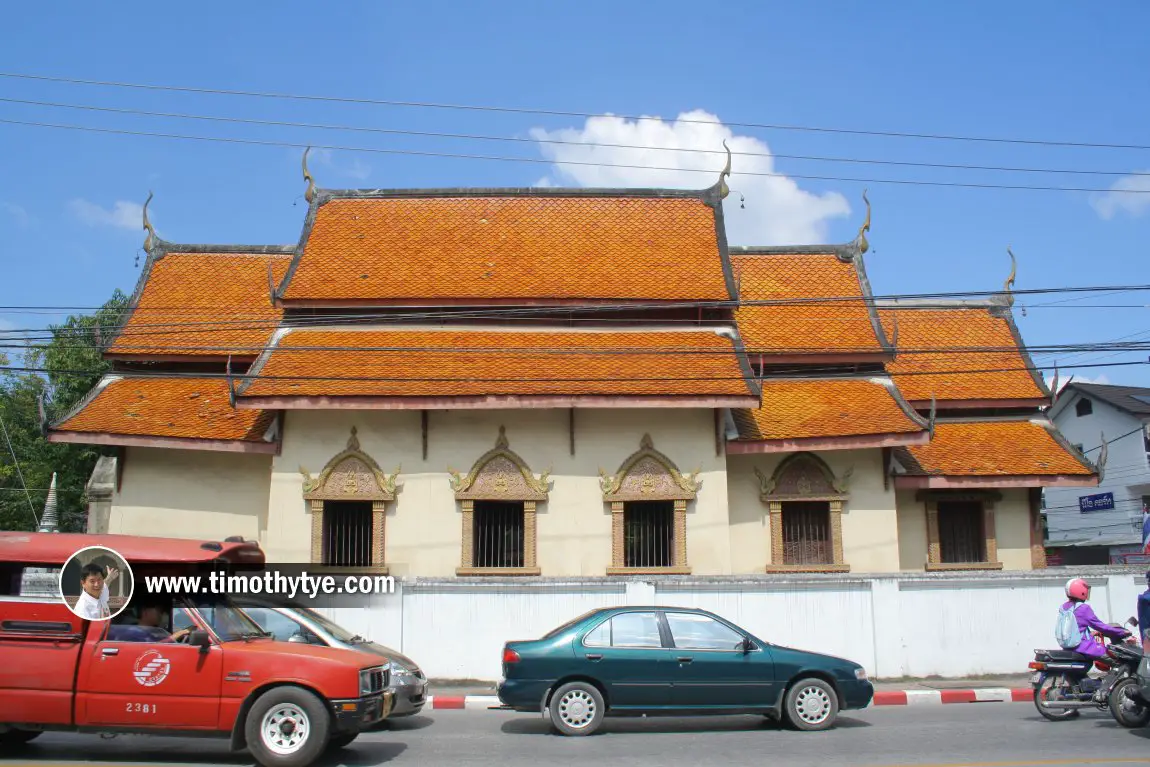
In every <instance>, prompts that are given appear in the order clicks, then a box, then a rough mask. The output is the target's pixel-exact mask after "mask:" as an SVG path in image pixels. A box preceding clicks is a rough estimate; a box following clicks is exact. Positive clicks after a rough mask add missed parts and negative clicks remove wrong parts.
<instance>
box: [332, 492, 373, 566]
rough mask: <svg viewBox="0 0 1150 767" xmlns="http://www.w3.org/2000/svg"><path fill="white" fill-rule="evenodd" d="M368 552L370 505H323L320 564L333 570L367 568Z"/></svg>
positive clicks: (334, 502) (370, 547)
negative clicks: (321, 557)
mask: <svg viewBox="0 0 1150 767" xmlns="http://www.w3.org/2000/svg"><path fill="white" fill-rule="evenodd" d="M371 552H372V508H371V502H370V501H367V502H361V501H328V502H326V503H325V504H324V509H323V563H324V564H325V565H330V566H334V567H370V566H371V564H372V562H371Z"/></svg>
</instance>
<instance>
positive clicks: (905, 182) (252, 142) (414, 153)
mask: <svg viewBox="0 0 1150 767" xmlns="http://www.w3.org/2000/svg"><path fill="white" fill-rule="evenodd" d="M0 123H3V124H5V125H23V126H27V127H33V128H56V129H61V130H71V131H81V132H87V133H105V134H110V135H119V136H136V137H147V138H165V139H173V140H180V141H201V142H208V143H223V144H242V145H249V146H274V147H287V148H293V149H306V148H308V147H311V148H312V149H330V150H333V151H339V152H365V153H370V154H387V155H404V156H410V157H441V158H451V159H458V160H489V161H497V162H525V163H531V164H535V165H580V166H590V167H595V168H626V169H632V170H659V171H674V172H683V173H708V174H711V175H715V174H717V172H718V171H716V170H707V169H696V168H679V167H670V166H654V165H633V164H625V163H604V162H586V161H581V160H548V159H543V158H537V157H503V156H500V155H482V154H461V153H457V152H427V151H419V150H415V149H382V148H378V147H356V146H341V145H338V144H301V143H299V142H292V141H268V140H258V139H240V138H225V137H222V136H191V135H187V134H179V133H157V132H151V131H135V130H125V129H117V128H97V127H94V126H89V125H66V124H63V123H46V122H38V121H34V120H10V119H0ZM735 175H741V176H762V177H768V178H798V179H803V180H807V181H841V182H848V183H859V184H895V185H900V186H939V187H951V188H960V189H1001V190H1015V191H1031V192H1096V193H1100V194H1108V193H1114V194H1150V189H1111V188H1098V187H1072V186H1037V185H1025V184H978V183H973V182H958V181H924V180H921V179H889V178H887V179H880V178H857V177H850V176H816V175H811V174H800V173H767V172H765V171H740V172H739V173H738V174H735Z"/></svg>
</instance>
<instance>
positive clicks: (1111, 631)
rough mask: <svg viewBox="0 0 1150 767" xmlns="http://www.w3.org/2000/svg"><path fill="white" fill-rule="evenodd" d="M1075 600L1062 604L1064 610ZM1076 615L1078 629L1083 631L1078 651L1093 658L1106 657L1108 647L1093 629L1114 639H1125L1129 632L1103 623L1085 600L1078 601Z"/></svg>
mask: <svg viewBox="0 0 1150 767" xmlns="http://www.w3.org/2000/svg"><path fill="white" fill-rule="evenodd" d="M1074 604H1075V603H1074V602H1069V601H1067V602H1065V603H1063V605H1062V609H1063V610H1067V609H1069V608H1070V607H1072V606H1073V605H1074ZM1074 617H1075V618H1076V619H1077V620H1078V630H1079V631H1081V632H1082V643H1081V644H1080V645H1078V650H1077V651H1078V652H1080V653H1082V654H1083V655H1089V656H1090V657H1091V658H1104V657H1106V647H1105V645H1103V644H1102V643H1101V642H1099V641H1098V640H1097V639H1095V638H1094V637H1093V636H1092V635H1091V634H1090V632H1091V630H1094V631H1097V632H1099V633H1100V634H1103V635H1104V636H1108V637H1111V638H1113V639H1125V638H1126V636H1127V634H1128V633H1129V632H1127V631H1126V629H1120V628H1115V627H1114V626H1111V625H1110V624H1109V623H1103V622H1102V621H1101V620H1099V619H1098V616H1097V615H1095V614H1094V610H1093V608H1091V607H1090V605H1088V604H1086V603H1085V602H1081V603H1078V608H1077V609H1076V610H1075V611H1074Z"/></svg>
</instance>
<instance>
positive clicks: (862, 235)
mask: <svg viewBox="0 0 1150 767" xmlns="http://www.w3.org/2000/svg"><path fill="white" fill-rule="evenodd" d="M866 193H867V190H866V189H863V193H862V198H863V202H865V203H866V220H865V221H863V223H862V226H860V227H859V233H858V236H857V237H855V244H857V245H858V248H859V253H866V252H867V251H868V250H870V243H869V242H868V241H867V238H866V233H867V232H869V231H870V200H868V199H867V196H866Z"/></svg>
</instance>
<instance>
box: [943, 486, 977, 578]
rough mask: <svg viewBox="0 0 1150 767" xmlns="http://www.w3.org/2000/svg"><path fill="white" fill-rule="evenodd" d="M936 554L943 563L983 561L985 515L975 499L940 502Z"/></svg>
mask: <svg viewBox="0 0 1150 767" xmlns="http://www.w3.org/2000/svg"><path fill="white" fill-rule="evenodd" d="M938 543H939V555H940V558H941V560H942V561H943V563H945V564H973V563H978V562H985V561H986V533H985V514H984V511H983V508H982V504H981V503H979V502H978V501H939V503H938Z"/></svg>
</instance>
